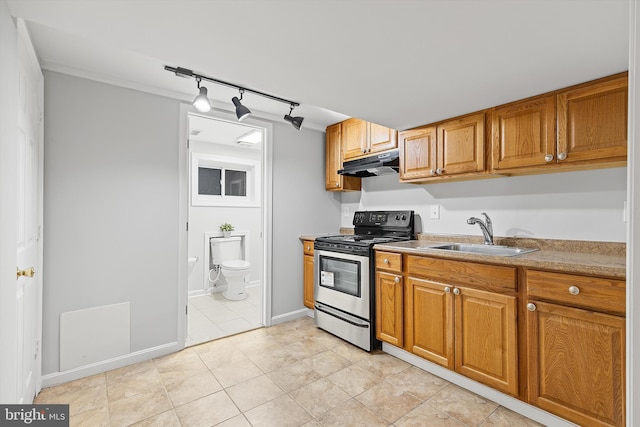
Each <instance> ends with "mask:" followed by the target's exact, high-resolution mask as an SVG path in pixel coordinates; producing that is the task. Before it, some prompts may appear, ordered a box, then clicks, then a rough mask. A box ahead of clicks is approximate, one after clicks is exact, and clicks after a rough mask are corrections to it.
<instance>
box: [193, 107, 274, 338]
mask: <svg viewBox="0 0 640 427" xmlns="http://www.w3.org/2000/svg"><path fill="white" fill-rule="evenodd" d="M186 119H187V123H186V125H187V129H186V130H187V133H188V143H187V153H186V159H185V160H186V167H185V168H186V171H187V173H186V175H187V177H186V180H185V181H186V186H187V194H186V196H187V197H186V199H187V200H188V203H187V205H188V206H187V209H186V215H187V223H188V227H187V239H186V240H187V243H186V248H187V259H188V262H187V271H186V274H187V286H186V287H187V291H186V293H187V301H186V305H187V309H186V314H187V316H186V333H185V346H192V345H196V344H200V343H202V342H206V341H210V340H214V339H217V338H221V337H225V336H229V335H233V334H237V333H240V332H244V331H247V330H251V329H256V328H259V327H262V326H265V325H267V318H268V317H267V314H268V313H267V304H266V301H267V300H268V298H267V296H268V295H269V294H270V292H269V289H268V287H269V285H270V283H269V280H268V279H267V277H268V275H267V272H268V270H269V269H268V268H265V266H266V265H267V262H266V259H267V256H266V251H265V247H266V244H265V238H264V237H265V236H266V235H267V234H268V233H266V230H265V227H268V221H267V219H268V211H269V209H267V207H268V200H269V197H268V195H269V191H268V181H269V180H268V179H265V178H266V177H268V176H269V174H268V167H269V165H268V162H267V158H268V156H267V153H268V150H267V149H266V147H267V139H268V133H269V130H270V127H269V126H265V125H264V124H263V125H262V126H261V125H260V123H259V122H257V121H253V122H252V123H238V122H237V121H236V120H235V119H233V120H232V119H227V118H226V117H224V114H219V113H216V115H215V116H209V115H202V114H197V113H193V112H189V113H187V115H186ZM183 199H184V198H183ZM223 225H227V227H224V226H223ZM225 228H231V230H225ZM229 231H230V232H229Z"/></svg>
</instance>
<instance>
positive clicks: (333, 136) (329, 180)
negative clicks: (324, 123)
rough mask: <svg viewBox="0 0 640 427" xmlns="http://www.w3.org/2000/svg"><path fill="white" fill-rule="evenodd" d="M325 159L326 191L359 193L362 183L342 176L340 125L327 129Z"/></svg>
mask: <svg viewBox="0 0 640 427" xmlns="http://www.w3.org/2000/svg"><path fill="white" fill-rule="evenodd" d="M325 148H326V158H325V168H326V169H325V189H326V190H327V191H360V189H361V188H362V181H361V179H360V178H356V177H353V176H342V175H340V174H338V170H340V169H341V168H342V124H341V123H336V124H334V125H331V126H328V127H327V136H326V147H325Z"/></svg>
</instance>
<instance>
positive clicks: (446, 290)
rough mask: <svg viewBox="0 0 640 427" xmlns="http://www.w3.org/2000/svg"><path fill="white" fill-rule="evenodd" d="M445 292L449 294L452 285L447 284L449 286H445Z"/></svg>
mask: <svg viewBox="0 0 640 427" xmlns="http://www.w3.org/2000/svg"><path fill="white" fill-rule="evenodd" d="M444 292H445V293H446V294H448V293H449V292H451V288H450V287H448V286H447V287H445V288H444Z"/></svg>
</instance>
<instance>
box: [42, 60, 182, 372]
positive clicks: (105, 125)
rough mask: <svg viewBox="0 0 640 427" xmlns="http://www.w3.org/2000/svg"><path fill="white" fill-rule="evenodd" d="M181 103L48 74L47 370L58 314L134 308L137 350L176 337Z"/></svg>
mask: <svg viewBox="0 0 640 427" xmlns="http://www.w3.org/2000/svg"><path fill="white" fill-rule="evenodd" d="M178 114H179V104H178V102H177V101H175V100H170V99H167V98H163V97H160V96H155V95H150V94H146V93H142V92H138V91H134V90H130V89H123V88H119V87H115V86H110V85H107V84H102V83H96V82H93V81H89V80H84V79H80V78H75V77H70V76H67V75H64V74H58V73H54V72H46V73H45V146H46V147H47V148H46V150H45V159H44V170H45V175H44V181H45V187H44V201H45V204H44V212H45V214H44V227H45V229H44V233H45V247H44V264H45V269H46V272H47V274H46V276H45V278H44V318H43V320H44V321H43V323H44V324H43V374H49V373H52V372H56V371H58V369H59V367H58V366H59V357H58V355H59V344H58V336H59V332H60V331H59V326H58V325H59V316H60V314H61V313H63V312H67V311H72V310H79V309H85V308H92V307H99V306H103V305H108V304H116V303H121V302H127V301H128V302H130V304H131V331H130V335H131V352H132V353H133V352H136V351H142V350H145V349H148V348H152V347H155V346H159V345H162V344H166V343H171V342H174V341H176V337H177V325H176V319H177V315H178V313H177V302H176V301H177V300H176V298H177V285H178V274H177V271H178V233H179V227H178V208H179V207H178V203H177V200H178V161H177V153H178V151H177V143H176V141H177V140H178V123H179V121H178Z"/></svg>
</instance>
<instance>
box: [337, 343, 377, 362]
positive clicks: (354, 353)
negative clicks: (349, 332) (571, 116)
mask: <svg viewBox="0 0 640 427" xmlns="http://www.w3.org/2000/svg"><path fill="white" fill-rule="evenodd" d="M331 351H333V352H335V353H336V354H339V355H340V356H342V357H344V358H345V359H347V360H350V361H351V362H352V363H356V362H359V361H361V360H364V359H367V358H369V357H371V355H370V354H369V353H367V352H366V351H364V350H362V349H361V348H358V347H356V346H355V345H351V344H349V343H347V342H345V341H343V340H340V342H339V343H338V344H337V345H336V346H334V347H331Z"/></svg>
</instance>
